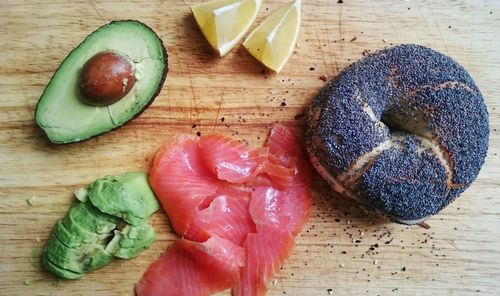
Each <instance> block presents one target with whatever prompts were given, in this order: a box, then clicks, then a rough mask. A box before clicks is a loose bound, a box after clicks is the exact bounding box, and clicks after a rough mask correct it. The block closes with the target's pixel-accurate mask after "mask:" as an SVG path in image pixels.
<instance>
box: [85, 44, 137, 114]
mask: <svg viewBox="0 0 500 296" xmlns="http://www.w3.org/2000/svg"><path fill="white" fill-rule="evenodd" d="M134 84H135V76H134V66H133V64H132V62H131V60H130V58H128V57H127V56H125V55H123V54H120V53H118V52H115V51H102V52H100V53H98V54H96V55H95V56H93V57H92V58H90V59H89V60H88V61H87V62H86V63H85V65H84V66H83V68H82V71H81V73H80V80H79V83H78V86H79V90H80V93H81V95H82V100H83V101H84V102H86V103H88V104H90V105H95V106H108V105H111V104H113V103H116V102H117V101H119V100H120V99H122V98H123V97H125V96H126V95H127V94H128V93H129V92H130V90H131V89H132V87H133V86H134Z"/></svg>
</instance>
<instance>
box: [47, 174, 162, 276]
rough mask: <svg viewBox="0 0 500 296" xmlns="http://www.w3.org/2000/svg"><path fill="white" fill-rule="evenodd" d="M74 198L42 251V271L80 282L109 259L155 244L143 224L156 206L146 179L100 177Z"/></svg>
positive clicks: (131, 254)
mask: <svg viewBox="0 0 500 296" xmlns="http://www.w3.org/2000/svg"><path fill="white" fill-rule="evenodd" d="M75 195H76V196H77V199H78V200H77V201H76V203H75V204H74V205H73V206H72V207H71V208H70V210H69V211H68V213H67V214H66V216H65V217H64V218H62V219H60V220H58V221H57V223H56V225H55V227H54V230H53V232H52V234H51V237H50V239H49V240H48V242H47V245H46V247H45V250H44V255H43V265H44V266H45V268H46V269H47V270H49V271H51V272H53V273H54V274H57V275H59V276H61V277H64V278H68V279H75V278H80V277H82V276H83V274H84V273H86V272H88V271H91V270H94V269H97V268H100V267H103V266H104V265H106V264H108V263H109V262H111V260H112V259H113V258H114V257H119V258H124V259H129V258H132V257H135V256H137V255H139V253H140V252H142V251H143V250H145V249H146V248H148V247H149V246H150V245H151V244H152V243H153V241H154V240H155V239H156V234H155V232H154V230H153V228H152V227H151V225H150V224H148V219H149V218H150V216H151V215H152V214H153V213H154V212H155V211H156V210H158V208H159V204H158V202H157V201H156V198H155V196H154V194H153V192H152V190H151V188H150V187H149V184H148V178H147V174H145V173H143V172H131V173H125V174H122V175H118V176H106V177H104V178H101V179H98V180H96V181H95V182H94V183H93V184H91V185H90V186H88V187H87V188H86V189H84V190H79V191H78V194H75ZM94 203H95V205H94ZM128 222H130V223H128ZM131 223H134V225H132V224H131Z"/></svg>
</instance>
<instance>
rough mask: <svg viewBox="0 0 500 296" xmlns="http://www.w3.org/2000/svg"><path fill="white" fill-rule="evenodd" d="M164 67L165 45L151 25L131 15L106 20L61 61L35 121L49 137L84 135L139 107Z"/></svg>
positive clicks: (63, 139) (156, 87)
mask: <svg viewBox="0 0 500 296" xmlns="http://www.w3.org/2000/svg"><path fill="white" fill-rule="evenodd" d="M117 69H121V70H120V71H122V72H119V73H118V72H117V71H118V70H117ZM167 72H168V55H167V51H166V49H165V47H164V46H163V42H162V40H161V39H160V38H159V37H158V35H157V34H156V33H155V32H154V31H153V30H152V29H151V28H150V27H148V26H147V25H145V24H143V23H141V22H139V21H135V20H125V21H113V22H110V23H108V24H106V25H104V26H102V27H100V28H99V29H97V30H96V31H94V32H93V33H91V34H90V35H88V36H87V38H85V40H84V41H82V43H80V44H79V45H78V46H77V47H76V48H75V49H73V51H71V52H70V53H69V54H68V56H67V57H66V58H65V59H64V61H63V62H62V63H61V64H60V66H59V68H58V69H57V70H56V72H55V73H54V75H53V77H52V78H51V80H50V82H49V83H48V84H47V86H46V88H45V90H44V92H43V94H42V96H41V97H40V99H39V101H38V104H37V106H36V111H35V122H36V124H37V125H38V126H39V127H40V128H42V129H43V131H44V132H45V134H46V135H47V137H48V138H49V140H50V141H51V142H53V143H56V144H64V143H73V142H80V141H83V140H87V139H89V138H92V137H94V136H97V135H100V134H102V133H105V132H108V131H110V130H113V129H116V128H118V127H120V126H122V125H123V124H125V123H127V122H128V121H130V120H132V119H134V118H135V117H137V116H138V115H139V114H140V113H142V111H144V110H145V109H146V108H147V107H148V106H149V105H150V104H151V103H152V102H153V100H154V99H155V97H156V96H157V95H158V94H159V92H160V90H161V88H162V86H163V83H164V82H165V78H166V75H167ZM113 75H115V76H113ZM116 91H118V93H116Z"/></svg>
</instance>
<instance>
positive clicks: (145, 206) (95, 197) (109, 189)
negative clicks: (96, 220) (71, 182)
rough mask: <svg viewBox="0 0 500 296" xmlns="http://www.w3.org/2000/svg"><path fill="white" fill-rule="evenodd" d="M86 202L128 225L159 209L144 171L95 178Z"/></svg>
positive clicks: (140, 221)
mask: <svg viewBox="0 0 500 296" xmlns="http://www.w3.org/2000/svg"><path fill="white" fill-rule="evenodd" d="M88 197H89V200H90V202H91V203H92V204H93V205H94V206H95V207H96V208H98V209H99V210H100V211H102V212H103V213H107V214H110V215H113V216H115V217H118V218H122V219H123V220H125V222H127V223H130V224H132V225H140V224H143V223H145V222H146V221H147V220H148V219H149V217H150V216H151V215H152V214H153V213H154V212H156V211H157V210H158V209H159V208H160V204H159V203H158V201H157V200H156V197H155V195H154V193H153V190H151V187H149V183H148V175H147V174H146V173H144V172H128V173H124V174H121V175H118V176H106V177H104V178H101V179H97V180H96V181H95V182H94V183H93V184H92V185H90V188H89V191H88Z"/></svg>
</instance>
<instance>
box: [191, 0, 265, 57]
mask: <svg viewBox="0 0 500 296" xmlns="http://www.w3.org/2000/svg"><path fill="white" fill-rule="evenodd" d="M261 3H262V0H215V1H211V2H207V3H202V4H198V5H194V6H192V7H191V11H192V12H193V15H194V18H195V20H196V23H198V26H199V27H200V30H201V32H202V33H203V35H204V36H205V38H206V39H207V41H208V43H209V44H210V46H212V48H213V49H214V50H215V51H216V52H217V53H218V54H219V55H220V56H224V55H225V54H227V53H228V52H229V51H230V50H231V49H232V48H233V47H234V46H235V45H236V44H237V43H238V41H239V40H240V39H241V38H242V37H243V35H244V34H245V33H246V32H247V31H248V29H249V28H250V25H251V24H252V22H253V21H254V20H255V17H256V16H257V12H258V11H259V8H260V5H261Z"/></svg>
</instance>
